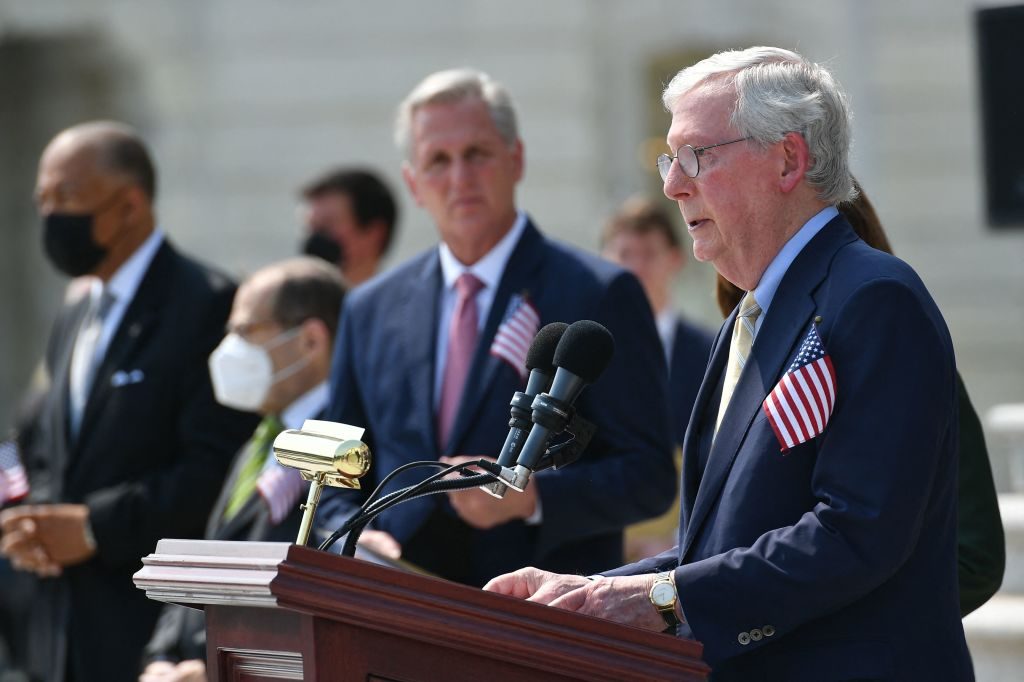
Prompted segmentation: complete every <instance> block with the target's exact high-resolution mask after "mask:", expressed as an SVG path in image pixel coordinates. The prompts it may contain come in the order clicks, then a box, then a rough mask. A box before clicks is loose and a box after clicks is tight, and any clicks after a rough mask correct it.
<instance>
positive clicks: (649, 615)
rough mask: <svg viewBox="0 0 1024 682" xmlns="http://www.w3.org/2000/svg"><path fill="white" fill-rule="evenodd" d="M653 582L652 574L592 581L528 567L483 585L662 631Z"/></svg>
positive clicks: (661, 621) (568, 608)
mask: <svg viewBox="0 0 1024 682" xmlns="http://www.w3.org/2000/svg"><path fill="white" fill-rule="evenodd" d="M653 584H654V575H653V574H652V575H631V576H622V577H615V578H602V577H598V578H595V579H593V580H591V579H589V578H585V577H583V576H579V575H564V574H560V573H551V572H549V571H542V570H540V569H539V568H533V567H528V568H521V569H519V570H518V571H515V572H513V573H506V574H505V575H500V576H498V577H497V578H494V579H493V580H491V581H490V582H489V583H487V584H486V585H484V589H485V590H487V591H489V592H497V593H498V594H506V595H509V596H511V597H519V598H520V599H526V600H528V601H533V602H537V603H539V604H547V605H548V606H553V607H555V608H558V609H565V610H566V611H575V612H576V613H582V614H585V615H588V616H595V617H597V618H604V619H605V620H612V621H615V622H617V623H623V624H625V625H632V626H634V627H638V628H643V629H645V630H653V631H655V632H661V631H663V630H664V629H665V620H664V619H663V618H662V617H661V614H659V613H658V611H657V609H656V608H655V607H654V605H653V604H652V603H651V599H650V596H649V595H650V591H651V585H653Z"/></svg>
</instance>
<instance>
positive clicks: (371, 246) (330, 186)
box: [302, 168, 398, 286]
mask: <svg viewBox="0 0 1024 682" xmlns="http://www.w3.org/2000/svg"><path fill="white" fill-rule="evenodd" d="M302 199H303V204H304V205H303V209H302V212H303V223H304V224H305V230H306V235H305V237H304V240H303V243H302V252H303V253H305V254H307V255H310V256H317V257H318V258H322V259H324V260H326V261H327V262H329V263H333V264H334V265H337V266H338V267H339V268H340V269H341V274H342V276H343V277H344V278H345V282H346V284H348V285H349V286H356V285H357V284H362V283H363V282H365V281H366V280H368V279H369V278H370V277H372V276H373V275H374V274H375V273H376V272H377V269H378V267H379V266H380V261H381V259H382V258H383V257H384V256H385V255H386V254H387V252H388V249H390V248H391V245H392V244H393V243H394V238H395V232H396V231H397V229H398V208H397V206H396V205H395V199H394V196H392V194H391V190H389V189H388V187H387V185H386V184H384V181H383V180H381V179H380V178H379V177H378V176H377V175H376V174H375V173H372V172H370V171H368V170H363V169H359V168H336V169H333V170H331V171H328V172H326V173H324V174H323V175H320V176H318V177H316V178H314V179H313V180H311V181H310V182H309V183H307V184H306V186H305V187H304V188H303V189H302Z"/></svg>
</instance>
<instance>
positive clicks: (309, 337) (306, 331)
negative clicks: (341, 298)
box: [301, 317, 332, 357]
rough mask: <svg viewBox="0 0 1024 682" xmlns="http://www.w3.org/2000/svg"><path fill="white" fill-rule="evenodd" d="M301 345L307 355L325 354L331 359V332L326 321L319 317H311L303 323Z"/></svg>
mask: <svg viewBox="0 0 1024 682" xmlns="http://www.w3.org/2000/svg"><path fill="white" fill-rule="evenodd" d="M301 343H302V350H303V352H305V353H317V354H320V353H323V354H324V355H326V356H327V357H330V354H331V351H332V348H331V345H332V344H331V332H330V331H329V330H328V329H327V325H326V324H324V321H323V320H321V319H319V318H317V317H310V318H309V319H307V320H306V321H304V322H303V323H302V331H301Z"/></svg>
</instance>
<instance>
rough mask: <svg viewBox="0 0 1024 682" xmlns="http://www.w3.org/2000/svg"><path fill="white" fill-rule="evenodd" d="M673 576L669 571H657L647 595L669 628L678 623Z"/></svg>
mask: <svg viewBox="0 0 1024 682" xmlns="http://www.w3.org/2000/svg"><path fill="white" fill-rule="evenodd" d="M674 578H675V576H673V575H672V572H671V571H666V572H665V573H659V574H658V575H657V576H656V577H655V578H654V584H653V585H651V592H650V594H649V595H648V596H649V597H650V599H651V603H652V604H654V608H656V609H658V613H660V614H661V617H662V618H664V619H665V624H666V625H668V627H670V628H674V627H675V626H677V625H679V618H678V617H677V616H676V602H677V601H679V595H678V594H677V593H676V581H675V579H674Z"/></svg>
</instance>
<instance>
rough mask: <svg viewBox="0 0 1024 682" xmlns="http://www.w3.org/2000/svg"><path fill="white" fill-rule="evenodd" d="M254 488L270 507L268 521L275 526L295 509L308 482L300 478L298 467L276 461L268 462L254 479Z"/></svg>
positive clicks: (306, 489) (307, 488)
mask: <svg viewBox="0 0 1024 682" xmlns="http://www.w3.org/2000/svg"><path fill="white" fill-rule="evenodd" d="M256 489H257V490H258V491H259V493H260V495H261V496H262V497H263V501H264V502H266V503H267V507H268V508H269V509H270V522H271V523H273V524H274V525H275V526H276V525H277V524H279V523H281V522H282V521H284V520H285V518H286V517H287V516H288V514H289V512H291V511H292V510H293V509H295V506H296V505H297V504H298V502H299V498H300V497H302V496H303V495H304V494H305V493H307V492H308V490H309V482H308V481H304V480H302V474H300V473H299V470H298V469H292V468H289V467H285V466H281V465H280V464H278V463H277V462H276V461H275V462H271V463H269V464H268V465H267V466H266V468H265V469H264V470H263V473H261V474H260V477H259V479H258V480H257V481H256Z"/></svg>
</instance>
